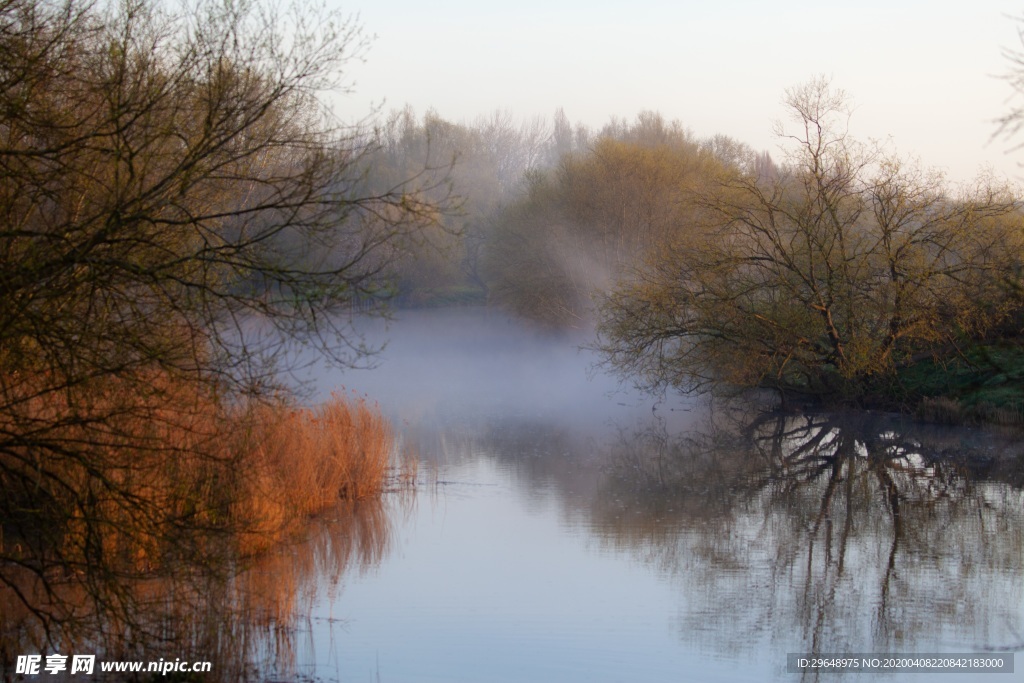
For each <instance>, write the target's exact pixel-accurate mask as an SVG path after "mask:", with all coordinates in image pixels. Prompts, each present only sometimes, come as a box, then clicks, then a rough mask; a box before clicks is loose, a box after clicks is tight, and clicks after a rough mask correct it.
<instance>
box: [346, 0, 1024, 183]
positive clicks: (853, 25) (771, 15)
mask: <svg viewBox="0 0 1024 683" xmlns="http://www.w3.org/2000/svg"><path fill="white" fill-rule="evenodd" d="M331 1H336V0H331ZM352 3H353V4H346V5H344V6H342V8H341V9H342V10H343V11H345V12H352V13H358V14H359V17H360V22H361V24H362V25H363V27H364V29H365V31H366V32H367V33H369V34H372V35H375V36H376V39H375V40H374V42H373V45H372V47H371V49H370V50H369V52H368V53H367V55H366V62H365V63H363V64H353V65H352V67H351V69H350V76H351V78H352V79H353V80H354V82H355V89H356V90H355V93H354V94H353V95H350V96H348V97H347V98H346V100H345V103H344V104H343V106H342V109H341V111H342V112H343V113H346V115H352V116H354V115H357V114H359V113H363V114H365V113H366V112H367V111H369V110H370V107H371V104H375V105H381V104H382V105H383V107H384V109H385V110H390V109H393V108H401V107H403V106H405V105H406V104H409V105H412V107H413V108H414V109H415V110H416V112H417V113H418V114H422V113H423V112H424V111H426V110H427V109H428V108H433V109H435V110H436V111H437V112H438V113H439V114H440V115H441V116H443V117H445V118H447V119H450V120H453V121H458V122H467V123H468V122H472V121H473V120H474V119H475V118H477V117H478V116H480V115H484V114H488V113H491V112H494V111H495V110H498V109H501V110H508V111H510V112H511V113H512V114H513V115H514V116H515V117H517V118H521V119H522V118H529V117H532V116H535V115H542V116H545V117H547V118H548V119H549V120H550V117H551V115H552V114H553V113H554V110H555V109H556V108H557V107H562V108H564V109H565V112H566V115H567V116H568V117H569V119H570V120H571V121H573V122H574V123H575V122H583V123H585V124H587V125H589V126H591V127H594V128H597V127H600V126H601V125H603V124H604V123H606V122H607V121H608V120H609V118H610V117H612V116H616V117H622V118H628V119H632V118H633V117H634V116H635V115H636V114H637V113H638V112H640V111H643V110H647V109H650V110H655V111H658V112H660V113H661V114H662V115H663V116H664V117H665V118H666V119H669V120H672V119H678V120H679V121H681V122H682V123H683V125H684V126H686V127H688V128H690V129H691V130H692V131H693V132H694V133H695V134H697V135H698V136H706V135H712V134H715V133H725V134H727V135H730V136H732V137H735V138H737V139H739V140H741V141H743V142H746V143H748V144H750V145H752V146H753V147H755V148H757V149H766V150H768V151H770V152H772V153H773V154H774V153H776V150H777V147H778V142H777V140H776V139H775V138H774V137H773V136H772V125H773V123H774V122H775V121H776V120H778V119H780V118H782V117H784V116H785V111H784V108H783V107H782V105H781V99H782V97H783V91H784V90H785V89H786V88H787V87H792V86H795V85H799V84H801V83H803V82H805V81H807V80H808V79H810V78H811V77H813V76H815V75H819V74H823V75H825V76H827V77H830V78H831V79H832V83H833V85H834V86H835V87H838V88H842V89H843V90H845V91H847V93H848V94H850V95H851V96H852V98H853V101H854V103H855V105H856V112H855V114H854V116H853V119H852V120H851V133H852V134H853V135H854V136H855V137H857V138H860V139H869V138H874V139H879V140H891V142H892V145H893V146H894V148H895V149H896V150H897V151H898V152H899V153H900V154H901V155H904V156H916V157H918V158H919V159H920V160H921V162H922V163H923V164H924V165H925V166H928V167H937V168H941V169H943V170H945V171H946V172H947V173H948V175H949V177H950V178H951V179H952V180H956V181H962V180H968V179H970V178H972V177H974V176H975V175H977V173H978V172H979V170H981V169H983V168H991V169H993V170H994V171H995V172H996V173H997V174H999V175H1003V176H1007V177H1011V178H1013V179H1016V180H1021V179H1024V167H1022V166H1021V164H1024V150H1022V151H1018V152H1016V153H1013V154H1007V153H1006V150H1007V149H1008V148H1009V147H1010V143H1008V142H1006V141H1003V140H992V139H991V137H992V135H993V133H994V131H995V129H996V128H995V124H994V123H993V120H994V119H995V118H996V117H998V116H1000V115H1001V114H1003V113H1004V112H1005V111H1006V110H1007V109H1008V107H1009V106H1010V103H1011V101H1012V99H1011V95H1012V92H1011V90H1010V87H1009V85H1008V84H1007V83H1006V82H1005V81H1003V80H1000V78H999V76H1000V75H1003V74H1005V73H1006V72H1007V71H1008V69H1009V62H1008V61H1007V60H1006V58H1005V57H1004V55H1003V53H1004V51H1005V50H1007V49H1024V48H1022V45H1021V41H1020V38H1019V37H1018V34H1017V29H1018V23H1016V22H1015V21H1014V20H1013V17H1019V16H1021V15H1022V14H1024V3H1022V4H1021V5H1015V4H1014V3H1011V2H1007V1H1004V0H974V1H971V0H929V1H924V0H889V1H888V2H880V1H878V0H867V1H865V2H861V3H857V4H855V3H849V2H843V3H839V2H829V1H827V0H776V1H775V2H755V1H754V0H719V1H718V2H717V3H716V2H713V1H712V0H701V1H695V0H679V1H677V2H662V1H659V0H633V1H631V2H624V1H621V0H615V1H611V2H601V1H600V0H593V1H592V2H580V1H578V0H519V1H518V2H506V3H502V4H494V3H488V2H485V1H480V0H477V1H471V0H433V1H432V2H423V1H422V0H419V1H416V0H352ZM1019 142H1024V138H1022V139H1020V140H1019Z"/></svg>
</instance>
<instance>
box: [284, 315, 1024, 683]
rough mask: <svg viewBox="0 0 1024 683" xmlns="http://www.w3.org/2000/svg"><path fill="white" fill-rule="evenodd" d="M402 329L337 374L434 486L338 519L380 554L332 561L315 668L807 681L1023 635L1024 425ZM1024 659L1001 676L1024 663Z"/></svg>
mask: <svg viewBox="0 0 1024 683" xmlns="http://www.w3.org/2000/svg"><path fill="white" fill-rule="evenodd" d="M383 334H385V332H384V331H383V330H382V329H377V328H376V327H370V328H368V336H370V337H371V339H374V338H381V337H380V335H383ZM386 334H387V337H388V338H389V339H391V340H392V341H391V342H390V344H389V346H388V347H387V349H385V351H384V352H383V353H382V354H381V356H380V358H379V364H378V367H377V368H376V369H373V370H369V371H363V372H349V373H346V374H345V375H343V376H338V375H333V374H330V373H321V374H320V376H318V377H317V386H318V387H319V389H320V390H321V392H322V393H326V392H327V391H330V390H336V389H339V388H340V385H342V384H344V385H345V389H346V390H351V391H356V392H359V393H364V392H365V393H366V394H367V395H369V396H370V397H372V398H374V399H376V400H378V401H379V402H380V404H381V406H382V408H383V409H384V410H385V412H386V413H388V414H389V415H390V416H392V417H393V419H394V421H395V424H396V425H397V427H398V429H399V431H400V433H401V437H402V440H403V447H404V448H405V449H406V451H407V452H412V453H415V454H416V455H417V456H418V457H419V459H420V461H421V462H422V463H423V467H421V475H420V477H421V482H420V486H419V487H418V492H417V494H416V495H415V496H414V497H410V496H398V495H394V496H391V497H390V498H389V499H388V500H386V501H385V503H384V509H383V510H380V509H377V510H375V512H374V522H373V524H369V525H364V527H363V528H361V529H358V527H359V525H358V523H353V522H352V521H351V520H349V521H347V522H345V524H347V525H348V526H346V527H344V528H345V529H349V528H355V529H358V530H357V531H344V532H338V531H337V530H335V532H334V533H345V534H348V535H350V536H352V537H353V538H355V536H358V535H359V534H362V536H363V537H364V538H363V544H364V545H365V546H366V547H367V548H369V550H366V551H365V552H364V553H363V555H362V561H361V562H360V563H358V565H353V566H351V567H350V568H349V569H347V570H346V571H344V572H342V573H341V574H340V576H339V573H338V571H336V568H332V567H331V566H326V565H329V564H330V563H325V566H324V567H323V568H322V570H320V571H319V573H314V578H313V579H312V580H313V581H314V583H316V584H317V585H315V586H313V588H312V589H309V590H308V594H309V595H310V596H312V597H310V599H309V602H308V605H306V607H305V610H306V611H308V612H309V615H310V616H309V619H308V620H305V621H303V622H301V624H304V625H300V627H299V628H298V630H297V631H296V632H295V634H294V636H295V637H294V639H293V641H292V642H290V643H289V647H290V648H292V649H293V651H292V652H291V654H290V663H289V666H291V664H292V663H293V664H294V667H295V668H294V669H293V670H292V673H298V674H301V675H307V676H314V677H316V678H317V679H322V680H341V681H371V682H376V681H383V682H385V683H386V682H391V681H524V682H525V681H530V682H538V681H587V682H588V683H590V682H595V681H598V682H599V681H630V682H632V681H681V680H706V681H713V680H722V681H736V680H751V681H761V680H780V681H800V680H816V679H815V677H814V676H811V675H801V674H797V673H789V672H787V669H786V655H787V653H797V652H799V653H810V652H819V653H825V652H834V653H938V652H984V653H987V654H988V655H991V654H993V653H996V654H998V653H1002V652H1006V651H1010V652H1012V651H1014V650H1017V649H1020V648H1021V647H1024V599H1022V598H1024V579H1022V577H1024V572H1022V569H1024V525H1022V523H1021V522H1022V519H1021V517H1022V510H1024V494H1022V488H1021V484H1022V482H1024V467H1022V466H1021V462H1022V457H1021V451H1022V448H1021V446H1020V444H1019V443H1018V441H1017V440H1016V439H1015V438H1013V437H1010V436H1006V435H1000V434H993V433H984V432H981V431H978V430H966V429H961V430H949V429H947V430H942V429H936V428H926V427H922V426H920V425H914V424H912V423H908V422H904V421H899V420H895V419H893V418H891V417H886V416H882V415H873V414H858V415H845V416H842V415H788V416H778V415H769V416H763V415H760V416H759V415H758V414H757V412H755V411H753V410H751V409H750V408H749V407H744V406H739V405H736V404H735V403H733V404H728V405H725V404H721V403H718V404H707V403H701V402H696V401H691V400H687V399H683V398H678V397H676V398H673V397H668V398H665V397H663V398H661V399H660V400H658V399H652V398H648V397H644V396H640V395H637V394H633V393H631V392H628V391H623V390H621V389H619V388H618V386H617V384H616V382H615V381H614V380H612V379H610V378H608V377H605V376H602V375H600V374H597V375H594V373H592V372H591V373H589V374H588V368H590V365H591V362H592V358H591V357H589V356H588V355H586V354H585V353H581V352H578V351H577V350H576V345H577V344H578V340H573V339H567V338H549V337H546V336H545V335H543V334H540V333H539V332H531V331H529V330H525V329H524V328H522V327H521V326H519V325H517V324H515V323H513V322H511V321H509V320H506V319H505V318H502V317H498V316H490V317H480V316H479V315H478V314H474V313H471V312H431V313H417V314H406V315H405V316H404V317H403V318H401V319H400V320H398V321H396V322H395V323H393V324H392V325H391V326H390V328H389V329H388V330H387V332H386ZM355 544H356V545H358V539H355ZM315 577H319V578H315ZM1020 660H1021V661H1018V662H1017V667H1016V668H1017V670H1018V673H1014V674H998V675H997V674H993V675H992V676H991V677H990V676H984V677H982V680H992V681H993V682H995V681H1003V680H1005V681H1010V680H1016V681H1020V680H1024V658H1020ZM976 677H977V675H971V674H960V675H952V674H951V675H936V674H926V675H907V674H896V675H889V676H875V675H869V674H860V675H856V676H853V679H855V680H857V681H867V680H875V679H879V678H880V679H882V680H903V679H909V680H918V681H920V680H925V679H927V680H929V681H932V680H958V681H968V680H974V679H975V678H976ZM832 678H835V677H834V676H833V677H831V678H830V677H829V676H828V675H823V676H822V677H821V680H831V679H832ZM846 679H850V676H846Z"/></svg>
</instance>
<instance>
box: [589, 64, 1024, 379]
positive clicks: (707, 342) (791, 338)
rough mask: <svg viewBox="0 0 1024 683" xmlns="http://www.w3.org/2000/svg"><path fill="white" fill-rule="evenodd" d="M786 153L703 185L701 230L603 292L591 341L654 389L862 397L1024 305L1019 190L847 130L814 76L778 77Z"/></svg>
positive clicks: (843, 103) (832, 93)
mask: <svg viewBox="0 0 1024 683" xmlns="http://www.w3.org/2000/svg"><path fill="white" fill-rule="evenodd" d="M786 103H787V105H788V106H789V110H790V113H791V121H790V124H789V125H788V126H787V125H780V126H778V128H777V133H778V134H779V136H780V137H781V139H782V140H783V141H784V143H786V144H787V145H788V149H789V156H788V158H786V159H785V160H784V163H783V164H782V165H781V167H780V168H779V169H778V170H777V172H772V173H765V172H764V171H763V169H759V168H758V167H757V166H756V165H755V166H747V167H743V166H732V167H730V168H728V169H727V171H726V172H725V173H723V174H722V175H721V176H719V177H718V178H717V179H716V180H715V182H713V183H711V184H710V185H709V186H707V189H701V190H699V191H698V192H696V193H695V194H694V196H693V201H694V202H695V203H696V204H697V205H698V206H700V207H701V208H702V211H701V212H700V214H699V216H700V221H701V223H702V224H701V226H700V232H701V233H702V234H703V235H704V236H705V237H704V238H703V239H701V240H698V241H694V240H691V239H677V240H675V241H674V242H673V243H670V244H668V245H664V246H662V247H660V248H659V249H656V250H654V251H652V252H651V253H649V254H648V255H647V258H646V263H645V265H644V266H643V267H642V268H640V269H638V271H637V272H636V273H635V274H633V276H632V277H629V278H627V279H626V280H624V281H623V282H622V283H621V285H620V286H619V287H618V288H617V289H616V290H615V291H614V292H613V293H612V294H611V295H610V296H609V297H608V298H607V300H606V301H605V303H604V306H603V309H602V323H601V330H600V334H601V341H600V348H601V349H602V350H603V351H604V352H605V354H606V358H607V360H608V362H609V363H610V364H611V365H612V366H613V367H615V368H617V369H619V370H621V371H624V372H626V373H628V374H630V375H632V376H634V377H636V378H637V379H638V380H639V381H640V382H641V383H644V384H647V385H653V386H658V385H661V386H665V385H670V386H675V387H678V388H683V389H687V390H692V389H698V388H702V387H707V386H709V385H716V384H731V385H737V386H748V387H749V386H769V387H774V388H777V389H780V390H782V391H783V392H788V393H794V392H795V393H804V394H809V395H814V396H833V397H847V398H851V399H856V398H857V397H859V396H863V395H865V393H866V392H868V391H869V390H870V388H871V387H873V386H874V387H877V386H878V385H879V383H885V382H889V381H891V380H892V379H893V376H894V374H895V372H896V370H897V369H898V368H899V367H900V366H901V365H903V364H907V363H909V362H911V361H912V360H914V359H915V358H916V357H919V355H921V354H931V353H937V352H942V351H948V349H949V348H956V346H957V345H958V344H961V343H963V342H964V341H965V340H968V339H979V338H984V336H985V335H986V334H988V333H989V332H991V331H992V330H994V329H997V328H998V327H999V325H1000V324H1002V323H1003V322H1004V321H1005V320H1007V318H1008V317H1009V316H1010V315H1011V314H1012V313H1013V312H1014V311H1016V310H1018V309H1019V307H1020V305H1021V302H1020V301H1019V297H1017V296H1015V295H1014V293H1013V291H1012V289H1011V288H1008V287H1007V286H1006V282H1005V278H1006V274H1007V273H1009V272H1011V271H1013V270H1014V269H1015V268H1019V266H1020V264H1021V259H1022V254H1024V252H1022V250H1021V240H1022V236H1024V233H1022V230H1021V213H1020V211H1019V207H1018V204H1017V197H1018V195H1017V193H1016V191H1015V189H1014V188H1012V187H1010V186H1008V185H1007V184H1005V183H1000V182H998V181H996V180H994V179H992V178H986V177H982V178H979V179H978V180H977V181H976V183H974V184H973V185H971V186H968V187H959V188H955V187H951V186H950V185H949V184H948V183H946V182H945V180H944V179H943V178H942V176H941V174H938V173H934V172H927V171H923V170H921V169H919V168H917V167H916V166H915V165H914V164H912V163H910V162H907V161H905V160H902V159H900V158H898V157H896V156H894V155H892V154H889V153H887V152H886V150H884V149H882V148H881V147H880V146H878V145H875V144H862V143H859V142H857V141H856V140H854V139H853V138H852V137H851V136H850V135H849V133H848V130H847V126H848V120H849V112H848V98H847V97H846V96H845V95H844V94H843V93H842V92H841V91H837V90H835V89H833V88H832V87H831V86H830V84H829V83H828V82H827V81H826V80H824V79H816V80H813V81H811V82H809V83H807V84H805V85H803V86H801V87H798V88H794V89H791V90H789V91H788V92H787V95H786Z"/></svg>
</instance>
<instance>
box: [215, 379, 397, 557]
mask: <svg viewBox="0 0 1024 683" xmlns="http://www.w3.org/2000/svg"><path fill="white" fill-rule="evenodd" d="M241 419H242V420H243V421H244V424H245V429H244V430H243V431H242V433H241V434H239V435H236V438H237V439H238V441H239V443H238V446H237V448H239V449H240V450H241V451H242V452H244V453H245V454H246V455H245V457H244V462H245V465H246V472H245V473H244V475H243V477H242V479H241V481H240V482H239V486H240V491H239V493H240V495H238V497H237V498H236V500H235V502H234V505H233V506H232V516H233V517H234V518H235V519H236V520H237V521H238V522H240V527H241V528H242V529H244V530H245V531H244V538H245V539H246V542H245V543H244V547H243V548H242V550H243V552H245V553H252V552H258V551H260V550H262V549H265V548H266V547H267V546H268V545H270V544H272V543H273V542H274V541H275V540H276V539H277V538H278V537H279V536H280V535H281V534H282V533H285V532H287V530H288V529H289V527H290V526H292V525H293V523H294V522H295V521H296V520H299V519H302V518H305V517H309V516H310V515H314V514H316V513H318V512H321V511H322V510H324V509H326V508H329V507H332V506H335V505H337V504H338V502H339V501H341V500H350V501H356V500H360V499H364V498H367V497H370V496H378V495H380V494H381V493H382V492H383V491H384V489H385V487H386V486H387V484H388V481H389V475H390V473H391V463H392V456H393V450H394V443H395V441H394V437H393V434H392V432H391V427H390V425H389V424H388V423H387V421H386V420H385V419H384V418H383V417H382V416H381V414H380V412H379V411H378V410H376V409H373V408H371V407H370V406H368V405H367V403H366V401H365V399H349V400H346V399H344V398H343V397H341V396H339V395H337V394H332V396H331V400H329V401H327V402H326V403H324V404H322V405H320V406H317V407H315V408H285V407H280V406H266V405H261V406H259V407H257V408H256V409H254V410H253V411H251V412H250V413H249V414H248V415H246V416H244V418H241Z"/></svg>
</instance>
